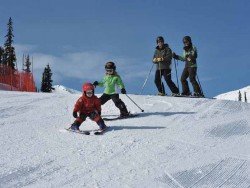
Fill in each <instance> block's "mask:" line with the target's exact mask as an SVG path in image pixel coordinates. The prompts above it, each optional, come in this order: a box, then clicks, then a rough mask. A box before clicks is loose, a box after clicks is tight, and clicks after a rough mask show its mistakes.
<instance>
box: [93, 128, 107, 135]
mask: <svg viewBox="0 0 250 188" xmlns="http://www.w3.org/2000/svg"><path fill="white" fill-rule="evenodd" d="M109 129H110V127H106V129H104V130H97V131H94V135H102V134H104V133H105V132H107V131H108V130H109Z"/></svg>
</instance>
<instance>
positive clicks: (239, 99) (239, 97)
mask: <svg viewBox="0 0 250 188" xmlns="http://www.w3.org/2000/svg"><path fill="white" fill-rule="evenodd" d="M238 101H241V92H240V91H239V96H238Z"/></svg>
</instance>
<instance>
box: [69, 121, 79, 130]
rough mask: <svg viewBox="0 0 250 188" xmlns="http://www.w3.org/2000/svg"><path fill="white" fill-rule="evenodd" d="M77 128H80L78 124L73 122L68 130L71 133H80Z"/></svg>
mask: <svg viewBox="0 0 250 188" xmlns="http://www.w3.org/2000/svg"><path fill="white" fill-rule="evenodd" d="M79 127H80V125H79V123H77V122H74V123H73V124H72V125H71V127H70V128H69V129H71V130H73V131H80V129H79Z"/></svg>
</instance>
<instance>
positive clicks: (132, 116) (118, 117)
mask: <svg viewBox="0 0 250 188" xmlns="http://www.w3.org/2000/svg"><path fill="white" fill-rule="evenodd" d="M138 115H139V114H129V115H128V116H125V117H120V116H117V117H113V118H103V120H104V121H114V120H121V119H129V118H134V117H137V116H138Z"/></svg>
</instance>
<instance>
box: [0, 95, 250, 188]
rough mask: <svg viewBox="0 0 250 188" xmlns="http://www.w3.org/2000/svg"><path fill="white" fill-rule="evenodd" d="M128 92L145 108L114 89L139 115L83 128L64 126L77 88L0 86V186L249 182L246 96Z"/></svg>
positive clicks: (106, 112)
mask: <svg viewBox="0 0 250 188" xmlns="http://www.w3.org/2000/svg"><path fill="white" fill-rule="evenodd" d="M129 96H130V97H131V98H132V99H133V100H134V101H136V102H137V103H138V105H139V106H140V107H141V108H142V109H144V113H140V110H138V109H137V107H136V106H135V105H134V104H133V103H132V102H131V101H130V100H129V99H128V97H127V96H126V95H120V98H121V99H122V100H123V101H124V102H125V104H126V105H127V107H128V110H129V111H131V112H134V113H136V112H137V113H139V116H137V117H134V118H131V119H124V120H118V121H109V122H108V121H107V122H106V124H107V125H108V126H110V129H109V131H108V132H106V133H105V134H104V135H101V136H95V135H93V134H91V135H89V136H86V135H80V134H76V133H71V132H67V131H66V130H65V128H67V127H69V126H70V124H71V123H72V122H73V121H74V118H73V117H72V110H73V107H74V104H75V102H76V100H77V99H78V98H79V94H71V95H61V94H58V93H24V92H23V93H21V92H10V91H0V126H1V131H0V147H1V149H0V187H89V188H92V187H119V188H120V187H121V188H123V187H149V188H152V187H170V188H178V187H179V188H184V187H192V188H203V187H222V188H231V187H240V188H248V187H249V185H250V176H249V174H250V147H249V145H250V116H249V114H250V104H248V103H242V102H234V101H228V100H209V99H195V98H193V99H191V98H187V99H186V98H174V97H167V96H165V97H161V96H142V95H129ZM102 109H103V111H102V116H103V117H116V115H118V114H119V111H118V110H117V108H116V107H115V105H114V104H113V102H112V101H108V102H107V103H106V104H105V105H103V106H102ZM80 128H81V129H82V130H95V129H97V128H98V127H97V125H96V123H95V122H93V121H90V120H89V119H87V120H86V121H85V122H84V123H83V124H82V126H81V127H80Z"/></svg>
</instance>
